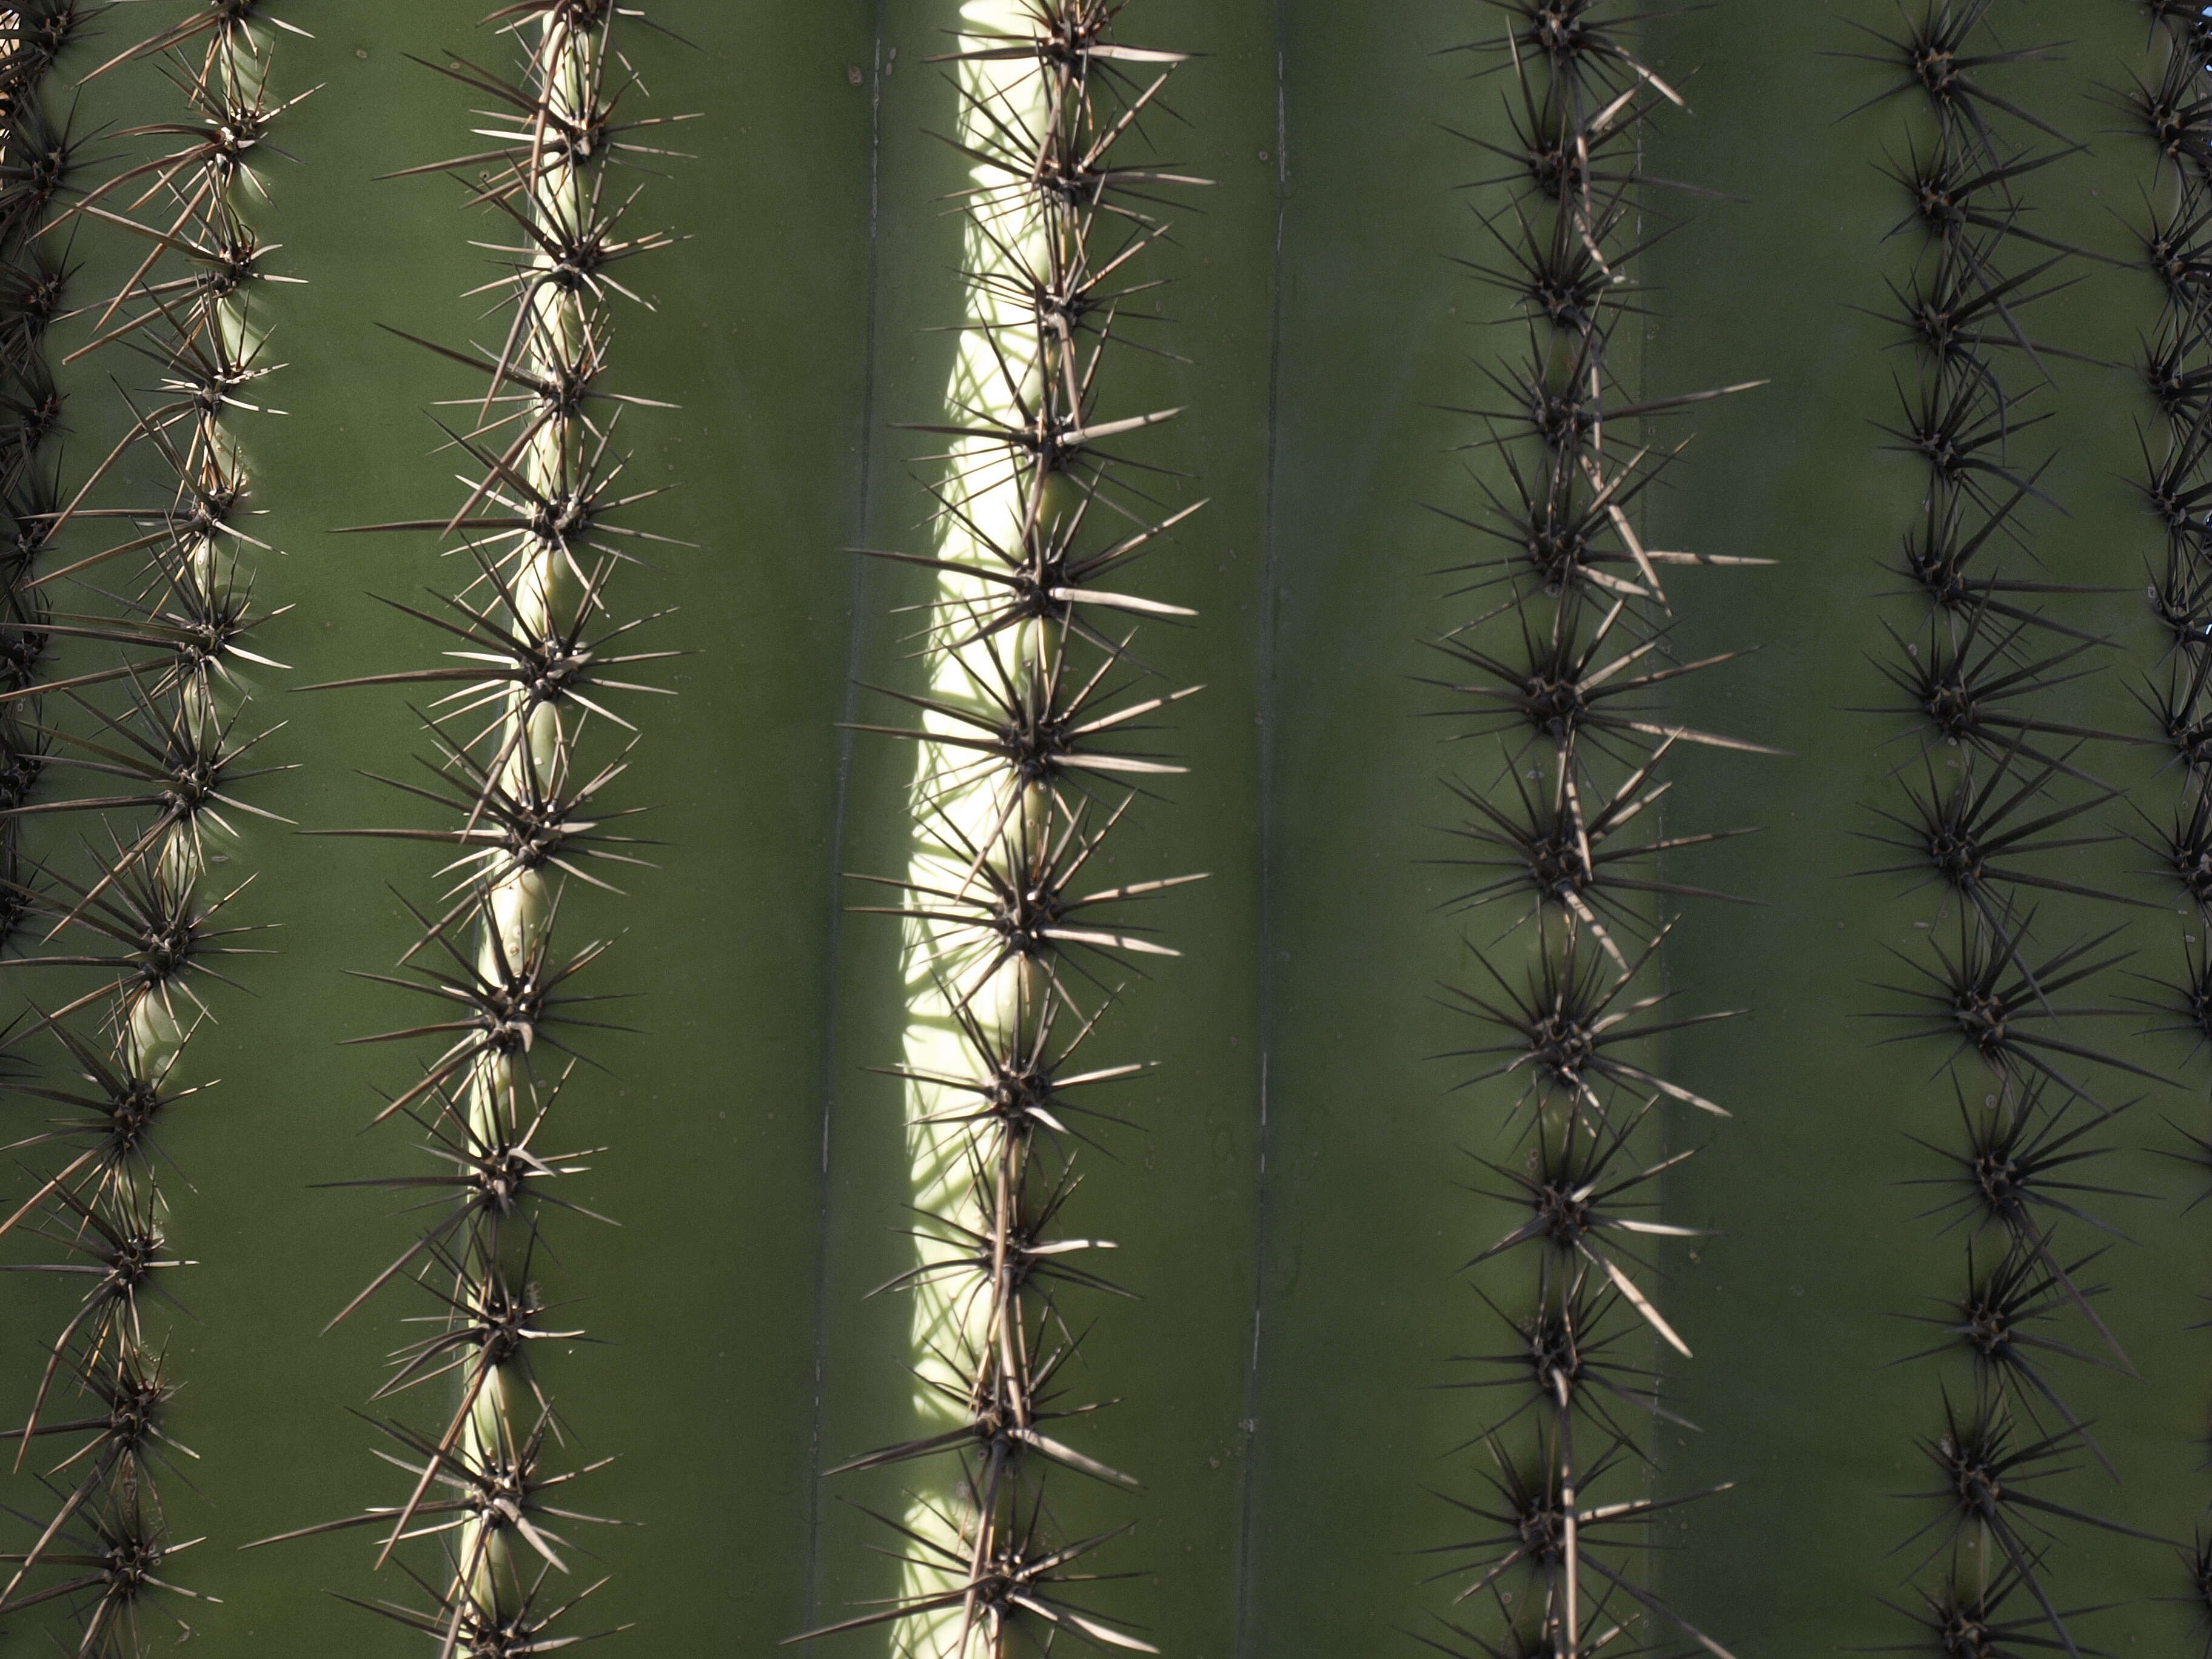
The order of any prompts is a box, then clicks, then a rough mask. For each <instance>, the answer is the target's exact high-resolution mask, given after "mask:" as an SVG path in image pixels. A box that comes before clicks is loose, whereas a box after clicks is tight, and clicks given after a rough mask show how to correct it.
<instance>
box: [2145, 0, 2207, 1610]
mask: <svg viewBox="0 0 2212 1659" xmlns="http://www.w3.org/2000/svg"><path fill="white" fill-rule="evenodd" d="M2138 5H2139V8H2140V9H2141V10H2142V12H2145V13H2147V14H2148V19H2149V22H2150V30H2149V35H2148V41H2147V45H2148V48H2149V57H2150V62H2149V64H2148V70H2147V72H2146V71H2145V70H2136V73H2135V75H2134V85H2133V87H2132V88H2131V90H2130V103H2131V105H2132V107H2133V112H2134V114H2135V116H2136V124H2137V130H2138V131H2140V133H2141V134H2142V137H2144V138H2146V139H2148V141H2149V143H2150V145H2151V148H2152V150H2153V152H2154V160H2153V168H2154V173H2153V177H2152V179H2151V180H2150V182H2149V187H2148V190H2147V191H2146V192H2145V195H2144V201H2145V204H2146V206H2147V209H2148V212H2147V216H2146V217H2145V219H2144V220H2143V222H2142V223H2141V225H2140V226H2139V227H2138V228H2139V229H2140V231H2141V234H2142V244H2141V246H2142V264H2143V266H2144V268H2145V269H2147V270H2149V271H2150V272H2151V274H2152V275H2153V276H2155V277H2156V278H2157V279H2158V283H2159V289H2160V309H2159V313H2158V320H2157V322H2156V324H2155V325H2154V328H2153V330H2152V331H2151V332H2150V333H2149V334H2148V336H2147V337H2145V339H2144V342H2143V356H2142V377H2143V387H2144V390H2145V391H2146V392H2148V394H2149V398H2150V401H2151V403H2152V404H2153V406H2154V416H2153V419H2152V422H2151V423H2150V425H2149V427H2148V429H2147V430H2146V431H2145V434H2144V442H2143V475H2142V491H2143V498H2144V503H2145V506H2146V507H2147V508H2148V513H2149V515H2150V517H2151V518H2152V519H2153V520H2154V522H2155V524H2156V525H2157V526H2158V529H2157V534H2158V547H2157V550H2156V551H2155V553H2154V554H2153V555H2152V556H2151V557H2150V558H2149V559H2148V560H2146V562H2145V564H2146V570H2145V574H2146V577H2147V579H2148V581H2147V592H2148V603H2149V607H2150V610H2151V611H2152V613H2153V615H2154V616H2155V617H2157V619H2158V621H2159V623H2160V633H2161V635H2162V636H2163V638H2162V643H2163V647H2164V650H2163V652H2162V656H2161V660H2160V663H2159V665H2158V666H2157V668H2156V669H2155V671H2154V672H2153V673H2152V674H2151V675H2150V676H2149V677H2148V678H2147V679H2146V680H2145V682H2144V683H2143V684H2142V686H2141V687H2140V688H2139V690H2137V693H2136V695H2137V698H2138V700H2139V701H2140V702H2142V705H2143V708H2145V710H2146V711H2147V713H2148V714H2149V715H2150V716H2151V717H2152V719H2153V720H2154V722H2155V725H2156V728H2157V730H2158V732H2159V735H2160V738H2162V739H2163V743H2164V745H2165V747H2166V754H2167V757H2168V766H2167V771H2168V774H2169V775H2170V777H2171V780H2172V788H2171V793H2170V796H2169V799H2170V802H2171V807H2170V811H2168V812H2154V811H2138V812H2136V814H2134V815H2133V816H2134V817H2135V820H2136V823H2135V828H2134V831H2133V834H2134V838H2135V840H2136V844H2137V845H2138V846H2139V847H2140V848H2142V852H2143V853H2144V854H2147V855H2148V867H2149V868H2151V869H2152V870H2154V872H2156V873H2157V874H2158V875H2159V876H2160V878H2161V879H2162V881H2163V883H2164V884H2165V888H2166V896H2167V897H2168V898H2169V899H2170V900H2171V901H2172V902H2174V903H2175V905H2176V906H2177V908H2179V909H2180V911H2181V912H2182V914H2183V915H2184V917H2185V922H2184V926H2183V930H2182V931H2183V939H2181V940H2180V941H2179V944H2180V945H2181V949H2180V951H2179V961H2178V962H2173V963H2171V965H2170V966H2169V967H2168V969H2167V970H2166V972H2167V974H2168V975H2172V977H2166V975H2159V976H2156V977H2155V979H2154V983H2155V985H2156V987H2157V988H2156V990H2155V992H2154V1006H2156V1009H2157V1015H2158V1026H2159V1028H2160V1029H2162V1030H2167V1031H2174V1032H2179V1033H2181V1034H2183V1035H2184V1036H2187V1037H2189V1038H2191V1040H2192V1046H2191V1058H2192V1059H2195V1060H2201V1058H2202V1056H2203V1052H2204V1048H2205V1046H2206V1044H2207V1043H2212V17H2208V16H2207V15H2206V13H2205V10H2204V8H2203V6H2202V5H2201V4H2189V5H2184V4H2181V3H2179V0H2138ZM2174 969H2179V972H2178V973H2175V972H2174ZM2180 1132H2181V1134H2182V1136H2183V1139H2182V1142H2181V1144H2180V1146H2179V1147H2178V1148H2174V1149H2172V1152H2173V1153H2174V1155H2176V1156H2178V1157H2179V1158H2181V1159H2182V1160H2183V1161H2184V1162H2185V1163H2187V1164H2191V1165H2193V1166H2195V1169H2196V1170H2197V1175H2198V1177H2199V1179H2198V1181H2197V1182H2196V1183H2195V1184H2194V1185H2193V1190H2192V1191H2191V1194H2190V1202H2191V1205H2192V1206H2194V1205H2195V1204H2196V1203H2197V1202H2200V1201H2201V1200H2202V1199H2203V1194H2204V1191H2205V1188H2204V1186H2203V1176H2205V1175H2206V1174H2207V1173H2208V1172H2212V1124H2208V1123H2206V1122H2205V1121H2204V1120H2203V1115H2202V1113H2201V1111H2200V1113H2199V1114H2198V1115H2197V1117H2195V1118H2194V1119H2193V1120H2190V1119H2185V1120H2184V1121H2183V1122H2182V1123H2181V1125H2180ZM2182 1561H2183V1565H2184V1567H2185V1572H2186V1583H2187V1590H2186V1598H2187V1599H2188V1600H2189V1601H2191V1602H2192V1603H2194V1605H2195V1607H2196V1608H2197V1615H2198V1618H2199V1620H2200V1623H2201V1628H2203V1630H2204V1631H2205V1632H2207V1633H2208V1636H2207V1639H2208V1642H2209V1643H2212V1536H2208V1535H2207V1533H2206V1530H2205V1528H2203V1527H2202V1526H2200V1527H2199V1528H2198V1529H2197V1536H2196V1539H2195V1540H2194V1541H2193V1542H2192V1543H2191V1545H2190V1546H2189V1547H2187V1548H2186V1549H2185V1550H2184V1551H2183V1552H2182ZM2208 1651H2212V1648H2208Z"/></svg>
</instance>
